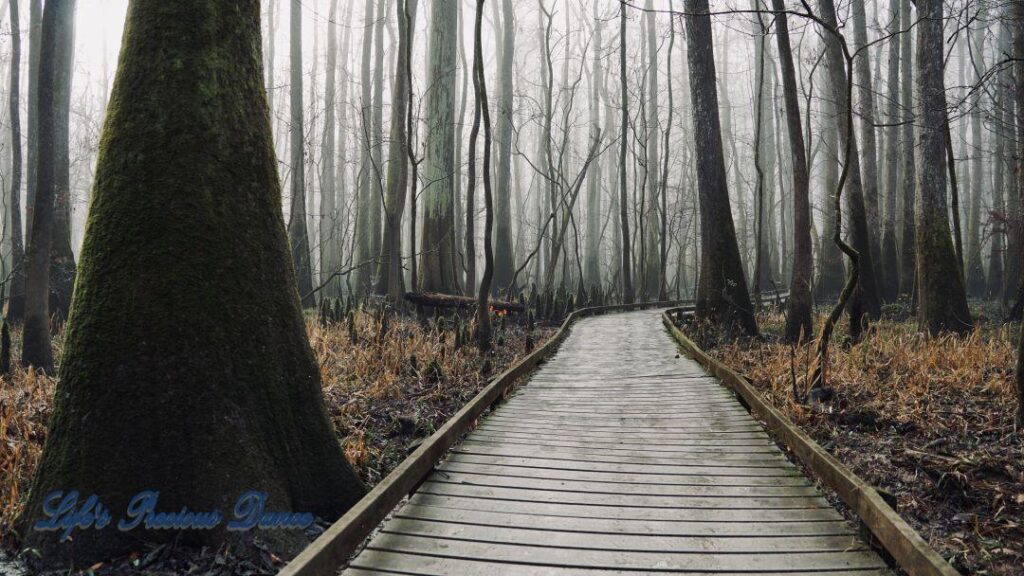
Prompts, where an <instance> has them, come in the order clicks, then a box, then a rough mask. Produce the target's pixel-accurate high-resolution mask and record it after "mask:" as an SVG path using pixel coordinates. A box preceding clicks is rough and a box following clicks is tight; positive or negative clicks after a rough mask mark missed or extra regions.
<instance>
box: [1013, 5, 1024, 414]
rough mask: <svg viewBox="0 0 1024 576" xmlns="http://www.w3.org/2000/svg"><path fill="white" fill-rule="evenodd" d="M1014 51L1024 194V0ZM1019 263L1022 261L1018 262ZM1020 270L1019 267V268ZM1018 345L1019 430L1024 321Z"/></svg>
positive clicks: (1016, 15)
mask: <svg viewBox="0 0 1024 576" xmlns="http://www.w3.org/2000/svg"><path fill="white" fill-rule="evenodd" d="M1013 20H1014V21H1015V22H1016V23H1015V24H1014V31H1015V32H1014V35H1013V53H1014V59H1015V60H1016V62H1015V64H1014V68H1016V73H1017V88H1016V90H1015V94H1016V106H1017V137H1016V139H1015V140H1016V142H1017V151H1018V155H1017V192H1018V193H1020V194H1024V2H1020V1H1018V2H1015V3H1014V4H1013ZM1018 265H1020V263H1019V262H1018ZM1018 270H1019V269H1018ZM1018 342H1019V344H1018V345H1017V373H1016V380H1017V419H1016V425H1017V430H1018V431H1020V430H1024V323H1022V324H1021V336H1020V338H1019V339H1018Z"/></svg>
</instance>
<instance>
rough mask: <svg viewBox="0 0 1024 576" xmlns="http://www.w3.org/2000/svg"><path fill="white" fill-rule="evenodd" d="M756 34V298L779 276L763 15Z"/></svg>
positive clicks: (768, 65)
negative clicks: (776, 271)
mask: <svg viewBox="0 0 1024 576" xmlns="http://www.w3.org/2000/svg"><path fill="white" fill-rule="evenodd" d="M751 6H752V7H754V8H756V9H758V10H759V9H761V2H760V0H753V2H752V3H751ZM753 32H754V34H756V35H757V39H756V40H755V43H754V59H755V64H754V66H755V74H754V87H755V88H754V91H755V92H754V124H755V127H754V170H755V173H756V182H755V186H754V189H755V197H754V205H755V210H756V212H755V215H754V222H755V227H756V230H755V233H756V238H755V244H754V245H755V254H754V274H753V278H754V282H753V283H752V284H753V286H755V287H756V290H755V302H756V301H757V299H758V298H760V294H761V290H770V289H771V288H772V287H773V286H774V284H775V280H774V278H773V277H772V270H773V269H774V266H772V263H771V261H772V256H773V247H774V241H773V239H774V237H775V231H774V227H773V226H772V218H771V214H772V210H771V208H770V206H772V205H773V204H774V197H775V193H774V189H775V185H774V172H775V161H774V154H775V152H774V151H773V150H772V149H771V144H772V143H773V141H774V138H775V136H774V132H775V126H774V122H773V116H772V104H771V101H770V95H771V94H772V86H771V82H772V79H773V76H772V74H771V73H770V71H771V70H772V69H773V68H774V66H772V64H771V63H770V62H769V60H768V46H767V45H766V43H765V38H766V35H767V27H766V26H765V24H764V21H763V17H762V16H761V15H760V14H758V15H757V16H756V17H755V22H754V31H753Z"/></svg>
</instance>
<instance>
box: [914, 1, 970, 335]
mask: <svg viewBox="0 0 1024 576" xmlns="http://www.w3.org/2000/svg"><path fill="white" fill-rule="evenodd" d="M917 9H918V13H919V15H920V17H921V18H920V23H919V24H918V27H917V70H916V72H917V75H916V78H915V79H916V83H917V91H918V94H920V97H921V106H920V110H921V115H920V123H919V125H920V146H918V150H917V154H919V156H918V159H917V161H918V164H919V165H920V167H921V170H920V172H919V174H918V180H917V207H918V210H917V221H916V225H917V226H916V232H917V279H918V291H917V293H918V306H917V320H918V324H919V326H920V328H921V329H922V330H927V331H928V332H929V333H930V334H932V335H935V334H939V333H940V332H946V331H952V332H958V333H964V332H966V331H968V330H970V329H971V315H970V312H969V311H968V309H967V296H966V294H965V292H964V285H963V280H962V276H961V275H960V263H959V262H958V261H957V258H956V251H955V250H954V249H953V237H952V234H951V233H950V230H949V207H948V205H947V203H946V170H944V166H943V165H944V163H945V162H944V161H945V158H946V133H945V129H946V121H947V120H946V93H945V87H944V85H943V81H942V69H943V61H942V57H943V49H942V47H943V37H942V0H918V2H917Z"/></svg>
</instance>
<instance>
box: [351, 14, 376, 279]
mask: <svg viewBox="0 0 1024 576" xmlns="http://www.w3.org/2000/svg"><path fill="white" fill-rule="evenodd" d="M363 6H364V8H363V46H362V54H361V55H360V61H359V62H360V63H359V82H360V87H361V88H360V94H359V105H358V106H357V108H358V110H359V121H358V122H357V123H356V132H357V140H358V141H359V182H358V183H357V184H356V222H355V241H356V266H357V267H358V268H357V270H356V274H355V276H356V285H355V292H356V295H357V296H360V297H362V296H364V295H366V294H367V293H368V292H369V291H370V278H371V276H372V270H371V268H372V267H373V259H374V258H375V257H376V256H377V255H376V254H374V253H373V239H372V236H373V224H372V223H371V218H370V205H371V203H372V202H373V201H374V196H376V194H377V184H378V183H379V181H378V180H376V177H377V176H378V175H379V172H378V171H379V166H377V165H374V158H373V35H374V31H375V29H376V24H375V22H374V19H373V18H374V1H373V0H366V3H365V4H364V5H363Z"/></svg>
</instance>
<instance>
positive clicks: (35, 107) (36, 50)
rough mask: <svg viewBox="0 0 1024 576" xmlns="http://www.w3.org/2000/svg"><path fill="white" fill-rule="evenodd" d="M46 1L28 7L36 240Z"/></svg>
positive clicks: (30, 179)
mask: <svg viewBox="0 0 1024 576" xmlns="http://www.w3.org/2000/svg"><path fill="white" fill-rule="evenodd" d="M42 25H43V1H42V0H29V5H28V160H27V165H26V168H27V169H28V174H27V175H26V176H27V179H26V182H25V184H26V186H25V237H26V238H29V239H31V238H32V223H33V221H34V212H35V208H36V189H37V187H38V185H37V182H38V179H39V178H38V174H39V170H38V166H39V63H40V60H39V57H40V53H41V51H42V45H41V43H40V40H41V38H42Z"/></svg>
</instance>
